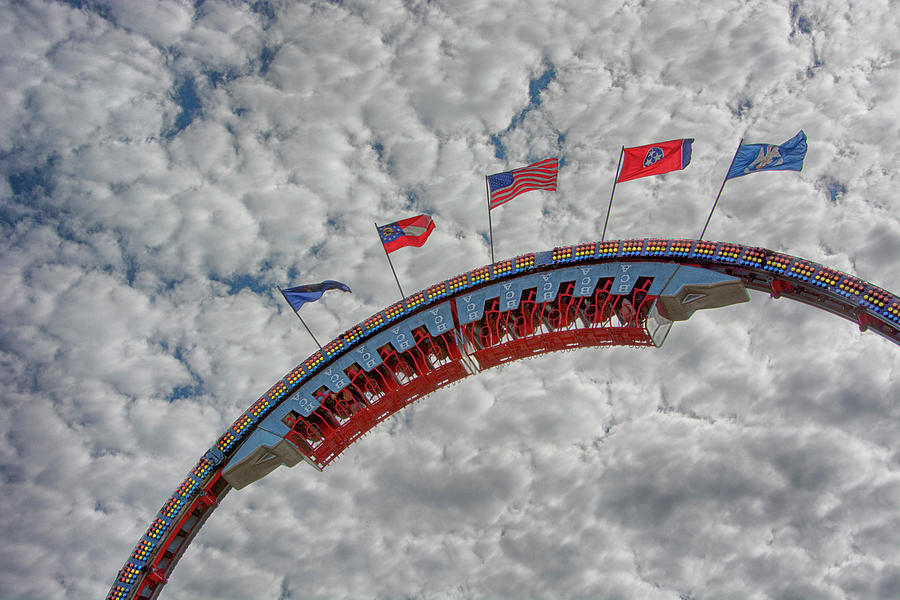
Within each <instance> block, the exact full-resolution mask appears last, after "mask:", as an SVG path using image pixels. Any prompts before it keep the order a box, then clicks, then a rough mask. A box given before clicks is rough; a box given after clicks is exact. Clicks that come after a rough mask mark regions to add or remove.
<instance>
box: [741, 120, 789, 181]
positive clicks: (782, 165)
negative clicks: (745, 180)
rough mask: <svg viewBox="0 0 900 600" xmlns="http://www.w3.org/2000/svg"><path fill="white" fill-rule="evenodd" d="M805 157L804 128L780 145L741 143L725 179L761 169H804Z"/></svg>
mask: <svg viewBox="0 0 900 600" xmlns="http://www.w3.org/2000/svg"><path fill="white" fill-rule="evenodd" d="M804 158H806V134H805V133H803V130H802V129H801V130H800V131H799V133H797V135H795V136H794V137H792V138H791V139H789V140H788V141H786V142H785V143H783V144H782V145H780V146H774V145H772V144H741V146H740V147H739V148H738V151H737V154H735V156H734V160H733V161H732V162H731V168H730V169H728V176H727V177H725V179H731V178H733V177H740V176H741V175H749V174H750V173H759V172H760V171H800V170H802V169H803V159H804Z"/></svg>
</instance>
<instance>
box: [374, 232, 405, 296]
mask: <svg viewBox="0 0 900 600" xmlns="http://www.w3.org/2000/svg"><path fill="white" fill-rule="evenodd" d="M375 233H377V234H378V241H379V242H381V249H382V250H384V255H385V256H386V257H387V259H388V264H389V265H390V266H391V273H393V274H394V281H396V282H397V289H398V290H400V295H401V296H402V297H403V299H404V300H406V294H404V293H403V288H402V287H400V280H399V279H398V278H397V271H395V270H394V263H392V262H391V255H390V254H388V251H387V248H385V247H384V240H382V239H381V232H380V231H378V223H375Z"/></svg>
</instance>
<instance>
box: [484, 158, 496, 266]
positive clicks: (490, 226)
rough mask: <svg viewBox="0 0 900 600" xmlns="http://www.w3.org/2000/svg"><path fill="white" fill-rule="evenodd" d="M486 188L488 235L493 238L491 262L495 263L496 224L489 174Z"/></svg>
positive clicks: (485, 184) (486, 179)
mask: <svg viewBox="0 0 900 600" xmlns="http://www.w3.org/2000/svg"><path fill="white" fill-rule="evenodd" d="M484 189H485V190H486V191H487V209H488V235H489V236H490V240H491V264H494V226H493V224H492V223H491V183H490V181H489V180H488V176H487V175H485V176H484Z"/></svg>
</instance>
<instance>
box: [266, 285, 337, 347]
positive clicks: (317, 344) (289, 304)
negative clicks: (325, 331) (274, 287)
mask: <svg viewBox="0 0 900 600" xmlns="http://www.w3.org/2000/svg"><path fill="white" fill-rule="evenodd" d="M342 279H343V278H342ZM278 291H279V292H281V295H282V296H283V297H284V301H285V302H287V303H288V306H290V307H291V310H293V311H294V314H295V315H297V318H298V319H300V322H301V323H303V326H304V327H306V332H307V333H309V337H311V338H312V339H313V341H314V342H315V343H316V346H318V347H319V350H322V349H323V348H322V344H320V343H319V340H317V339H316V336H314V335H313V332H312V330H310V328H309V325H307V324H306V321H304V320H303V317H301V316H300V313H299V312H297V311H296V310H294V307H293V306H292V305H291V301H290V300H288V297H287V295H286V294H285V293H284V290H283V289H281V286H279V287H278Z"/></svg>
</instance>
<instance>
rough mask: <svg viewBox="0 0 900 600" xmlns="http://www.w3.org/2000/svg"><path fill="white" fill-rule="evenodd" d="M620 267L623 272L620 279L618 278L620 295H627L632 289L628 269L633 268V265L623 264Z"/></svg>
mask: <svg viewBox="0 0 900 600" xmlns="http://www.w3.org/2000/svg"><path fill="white" fill-rule="evenodd" d="M620 267H621V271H622V272H621V274H620V275H619V277H618V280H619V293H620V294H627V293H628V290H630V289H631V284H630V283H629V282H630V281H631V275H629V274H628V269H630V268H631V265H624V264H623V265H620Z"/></svg>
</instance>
